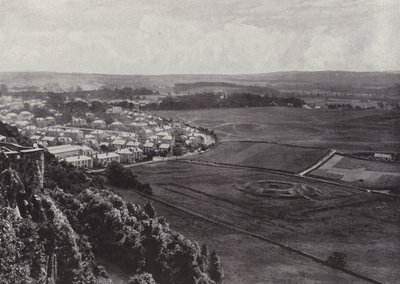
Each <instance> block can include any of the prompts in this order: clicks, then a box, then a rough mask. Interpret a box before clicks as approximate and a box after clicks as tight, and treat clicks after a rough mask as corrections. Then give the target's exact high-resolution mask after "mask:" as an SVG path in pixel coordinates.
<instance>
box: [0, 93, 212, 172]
mask: <svg viewBox="0 0 400 284" xmlns="http://www.w3.org/2000/svg"><path fill="white" fill-rule="evenodd" d="M78 102H80V103H82V102H83V103H85V104H87V102H85V101H82V100H79V99H78ZM96 103H101V102H99V101H96ZM0 109H1V110H0V120H1V121H3V122H6V123H8V124H10V125H12V126H16V127H17V128H18V130H19V131H20V132H21V133H22V134H24V135H26V136H27V137H29V138H30V139H31V141H32V142H33V143H34V145H35V147H41V148H44V149H47V150H48V151H49V152H50V153H51V154H53V155H54V156H55V157H56V158H57V159H59V160H60V161H65V162H67V163H70V164H72V165H73V166H75V167H78V168H88V169H91V168H104V167H107V166H108V165H109V164H110V163H111V162H113V161H117V162H119V163H121V164H133V163H139V162H143V161H151V160H153V159H163V158H168V157H172V156H182V155H185V154H190V153H193V152H195V151H197V152H200V151H205V150H206V149H208V148H210V147H211V146H212V145H213V144H214V143H215V139H214V138H213V135H212V134H210V133H206V132H207V129H203V128H202V129H201V130H199V129H197V128H195V127H192V126H189V125H187V124H186V123H184V122H181V121H172V120H167V119H165V118H162V117H159V116H156V115H152V114H148V113H145V112H143V111H141V110H139V109H133V110H130V109H124V108H122V107H120V106H110V107H109V108H107V109H106V111H105V114H106V116H107V118H106V119H104V118H101V117H97V116H96V114H95V113H93V112H87V113H85V114H84V115H80V117H78V116H77V117H75V116H71V118H70V122H67V123H65V119H63V117H64V115H65V114H64V113H62V112H60V111H59V110H56V109H53V108H51V107H49V106H48V104H47V101H46V99H30V100H22V99H21V98H17V97H12V96H2V97H1V98H0ZM32 109H35V110H36V113H39V114H36V115H35V114H34V113H35V111H33V112H31V111H30V110H32ZM38 109H39V110H44V109H46V113H47V114H48V115H47V116H45V117H41V116H38V115H40V113H41V111H37V110H38ZM0 139H3V140H5V139H6V137H0Z"/></svg>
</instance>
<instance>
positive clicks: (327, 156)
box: [298, 149, 337, 176]
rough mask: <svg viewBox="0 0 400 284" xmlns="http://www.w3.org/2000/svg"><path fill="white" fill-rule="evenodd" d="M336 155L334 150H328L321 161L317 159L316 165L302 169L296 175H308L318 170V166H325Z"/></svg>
mask: <svg viewBox="0 0 400 284" xmlns="http://www.w3.org/2000/svg"><path fill="white" fill-rule="evenodd" d="M336 153H337V152H336V150H332V149H330V150H328V152H326V153H325V155H324V156H323V157H322V158H321V159H319V160H318V161H317V162H316V163H314V164H313V165H311V166H310V167H308V168H305V169H303V170H302V171H301V172H299V173H298V175H299V176H304V175H306V174H308V173H309V172H311V171H313V170H315V169H317V168H319V167H320V166H322V165H323V164H325V163H326V162H327V161H329V160H330V159H331V158H332V157H333V156H334V155H335V154H336Z"/></svg>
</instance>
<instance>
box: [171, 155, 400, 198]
mask: <svg viewBox="0 0 400 284" xmlns="http://www.w3.org/2000/svg"><path fill="white" fill-rule="evenodd" d="M175 162H177V163H193V164H200V165H208V166H213V167H227V168H239V169H250V170H257V171H266V172H270V173H273V174H278V175H283V176H291V177H297V178H302V179H306V180H311V181H318V182H322V183H327V184H333V185H338V186H343V187H347V188H352V189H356V190H359V191H364V192H368V193H375V194H380V195H385V196H391V197H395V198H400V195H397V194H393V193H388V192H382V191H379V190H373V189H369V188H364V187H359V186H355V185H350V184H346V183H344V182H337V181H333V180H329V179H322V178H319V177H312V176H299V175H298V174H294V173H289V172H284V171H279V170H272V169H267V168H257V167H248V166H239V165H231V164H222V163H210V162H204V161H196V160H188V159H177V160H175Z"/></svg>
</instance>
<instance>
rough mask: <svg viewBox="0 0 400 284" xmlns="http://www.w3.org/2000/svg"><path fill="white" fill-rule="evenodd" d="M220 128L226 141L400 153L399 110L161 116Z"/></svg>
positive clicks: (279, 109) (280, 110)
mask: <svg viewBox="0 0 400 284" xmlns="http://www.w3.org/2000/svg"><path fill="white" fill-rule="evenodd" d="M157 113H158V114H160V115H162V116H164V117H172V118H177V119H181V120H183V121H187V122H190V123H192V124H194V125H200V126H204V127H208V128H211V129H215V131H216V133H217V134H218V135H219V136H220V138H221V139H222V140H265V141H271V142H281V143H287V144H297V145H306V146H320V147H326V148H336V149H340V150H349V151H354V150H356V151H359V150H380V151H400V131H396V130H397V129H400V112H399V111H377V110H367V111H339V110H326V109H324V110H305V109H300V108H285V107H260V108H240V109H210V110H198V111H163V112H157Z"/></svg>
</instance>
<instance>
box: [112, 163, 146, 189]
mask: <svg viewBox="0 0 400 284" xmlns="http://www.w3.org/2000/svg"><path fill="white" fill-rule="evenodd" d="M106 176H107V179H108V182H109V183H110V184H112V185H115V186H118V187H121V188H132V187H133V188H135V187H137V186H138V181H137V178H136V175H134V174H133V173H132V171H130V170H129V169H125V168H124V167H123V166H122V165H121V164H120V163H118V162H116V161H114V162H112V163H111V164H110V165H109V166H108V167H107V170H106Z"/></svg>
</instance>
